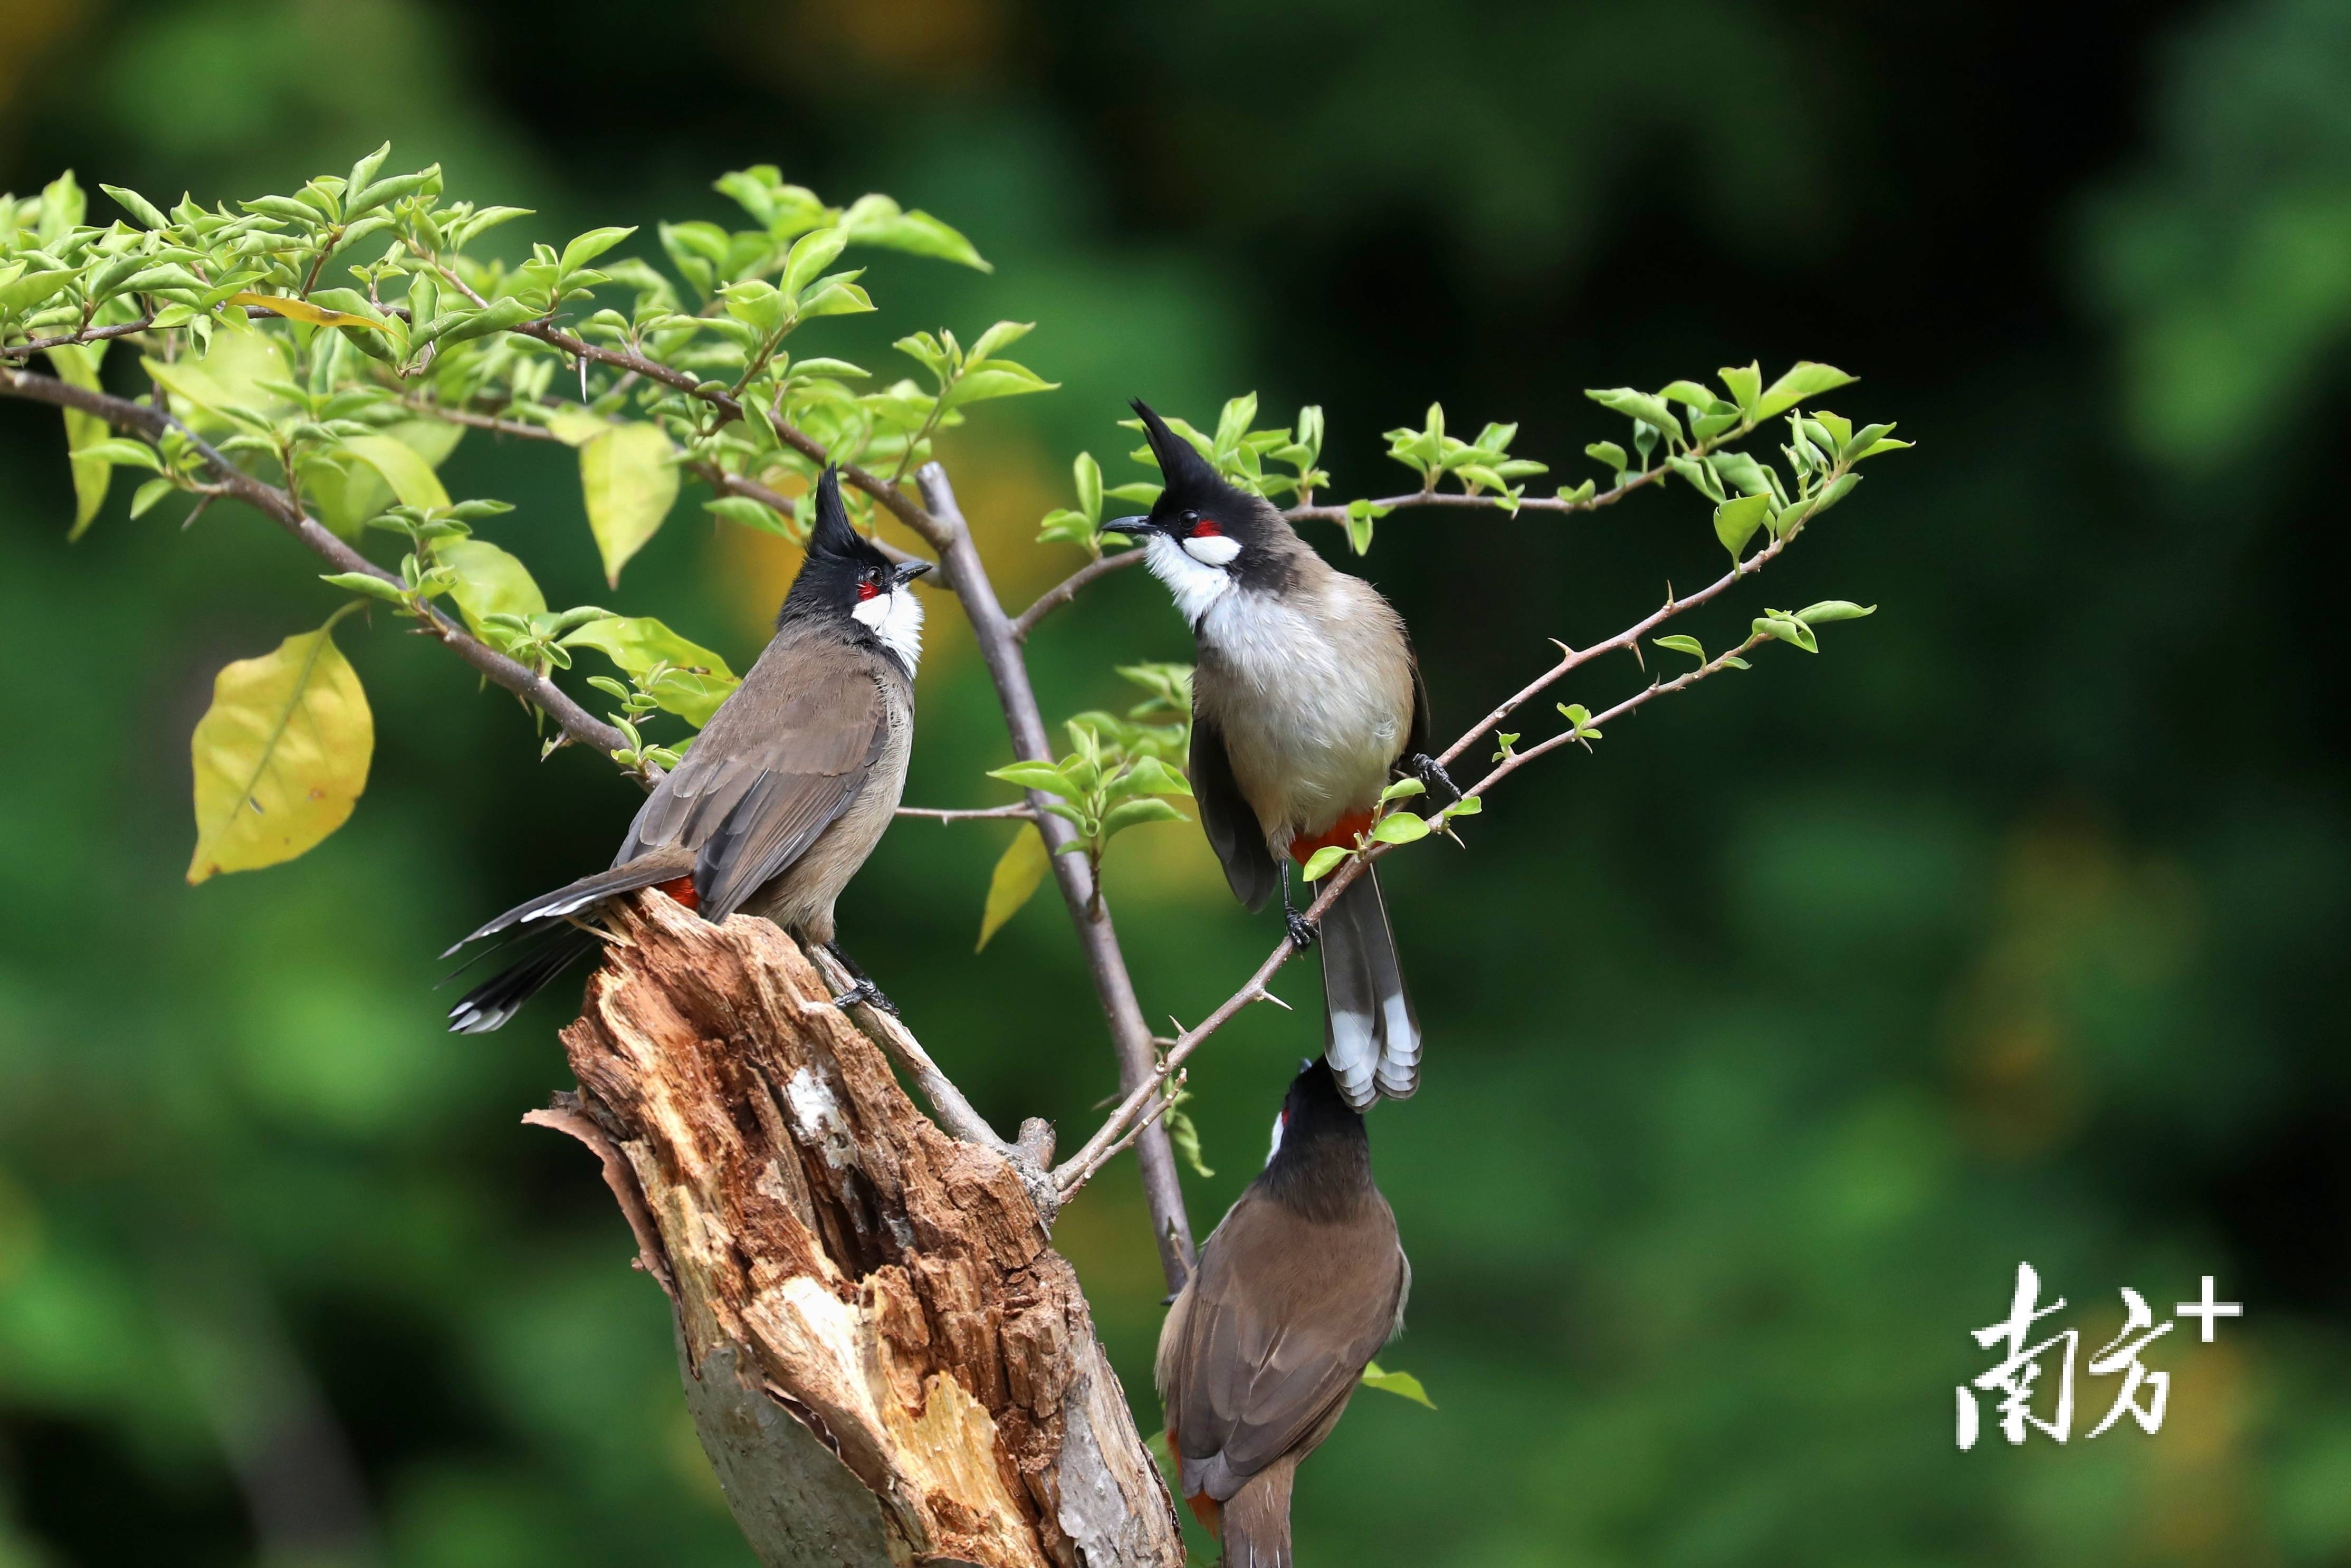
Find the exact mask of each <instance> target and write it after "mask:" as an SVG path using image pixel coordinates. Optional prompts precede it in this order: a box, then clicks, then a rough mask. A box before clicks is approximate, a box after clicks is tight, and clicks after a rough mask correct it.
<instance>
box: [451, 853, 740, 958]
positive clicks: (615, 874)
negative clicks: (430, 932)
mask: <svg viewBox="0 0 2351 1568" xmlns="http://www.w3.org/2000/svg"><path fill="white" fill-rule="evenodd" d="M693 869H694V858H693V856H692V855H690V854H688V855H658V854H649V855H644V856H641V857H639V858H638V859H636V860H632V861H631V862H629V863H628V864H626V865H616V866H614V867H613V868H612V869H611V870H610V871H600V872H598V873H596V874H595V875H593V876H583V877H581V878H580V880H579V881H578V882H567V883H564V884H563V885H562V886H561V887H559V888H557V889H556V890H555V891H554V892H552V893H542V894H539V895H538V897H537V898H532V899H526V900H524V901H523V902H522V903H520V904H516V905H515V906H514V907H513V908H512V909H509V910H507V912H506V913H505V914H504V915H499V916H498V917H497V918H496V920H493V921H491V922H490V923H489V924H488V925H485V926H483V927H482V928H481V929H480V930H478V931H475V932H471V933H469V934H467V935H466V936H464V937H462V938H460V939H459V940H458V942H457V943H456V944H455V946H452V947H451V948H450V949H449V952H447V953H444V954H442V955H441V956H443V957H444V958H446V957H448V956H450V954H453V953H455V952H456V951H457V949H458V948H459V947H463V946H465V944H466V943H468V942H478V941H480V940H481V939H482V938H483V937H485V936H496V934H497V933H499V932H501V931H504V930H505V929H506V928H507V926H509V925H522V924H523V923H525V922H526V921H531V920H548V919H552V918H553V917H554V916H556V915H571V914H576V913H577V912H578V911H580V910H582V909H585V908H587V907H588V906H589V905H590V904H598V903H601V902H602V901H603V900H605V899H607V898H610V897H611V896H612V895H613V894H620V893H631V892H634V891H635V890H636V889H638V888H641V887H651V886H652V885H653V883H657V882H668V881H670V880H671V879H673V878H674V877H681V876H684V875H685V874H686V873H689V872H691V871H692V870H693Z"/></svg>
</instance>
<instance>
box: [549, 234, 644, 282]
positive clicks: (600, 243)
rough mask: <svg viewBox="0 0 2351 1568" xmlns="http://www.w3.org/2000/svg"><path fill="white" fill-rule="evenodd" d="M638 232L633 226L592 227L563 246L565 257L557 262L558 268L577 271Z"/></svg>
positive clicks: (565, 270) (563, 270)
mask: <svg viewBox="0 0 2351 1568" xmlns="http://www.w3.org/2000/svg"><path fill="white" fill-rule="evenodd" d="M636 232H637V231H636V229H635V228H634V227H633V226H632V227H629V228H605V229H590V230H589V231H588V232H587V233H586V234H584V235H580V237H579V238H578V239H575V240H573V241H572V242H571V243H570V244H569V245H567V246H564V247H563V258H562V259H561V260H560V261H559V262H557V263H556V267H557V270H559V271H561V272H577V271H579V270H580V268H581V267H585V266H587V265H588V264H589V263H590V262H591V261H593V260H595V259H596V258H597V257H598V256H601V255H603V254H604V253H605V252H606V251H608V250H610V249H611V248H612V247H613V246H616V245H618V244H620V243H621V242H622V240H624V239H626V238H628V237H629V236H630V235H632V234H634V233H636Z"/></svg>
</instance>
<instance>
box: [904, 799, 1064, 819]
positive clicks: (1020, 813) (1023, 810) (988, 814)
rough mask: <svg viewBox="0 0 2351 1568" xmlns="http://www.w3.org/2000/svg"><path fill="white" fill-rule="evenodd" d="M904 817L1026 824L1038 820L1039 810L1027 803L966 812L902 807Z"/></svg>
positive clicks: (985, 807) (974, 809)
mask: <svg viewBox="0 0 2351 1568" xmlns="http://www.w3.org/2000/svg"><path fill="white" fill-rule="evenodd" d="M898 815H900V816H902V817H928V818H929V819H930V820H931V821H935V822H978V821H987V819H989V818H1005V817H1011V818H1018V819H1019V820H1020V821H1024V822H1033V821H1036V820H1037V808H1036V807H1034V806H1031V805H1029V804H1028V803H1027V802H1026V801H1022V802H1019V803H1018V804H1015V805H1010V806H979V807H974V808H971V809H969V810H942V809H940V808H939V807H936V806H901V807H899V808H898Z"/></svg>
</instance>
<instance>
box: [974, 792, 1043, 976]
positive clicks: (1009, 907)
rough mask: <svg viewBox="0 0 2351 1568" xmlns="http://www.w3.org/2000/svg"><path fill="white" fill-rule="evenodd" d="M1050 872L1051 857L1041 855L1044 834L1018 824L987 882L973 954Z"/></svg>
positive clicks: (1025, 825)
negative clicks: (985, 901) (1018, 828)
mask: <svg viewBox="0 0 2351 1568" xmlns="http://www.w3.org/2000/svg"><path fill="white" fill-rule="evenodd" d="M1051 869H1052V857H1051V856H1050V855H1048V854H1047V853H1046V852H1045V835H1044V834H1042V833H1040V832H1039V831H1037V824H1036V823H1034V822H1023V823H1021V824H1020V831H1019V832H1017V833H1015V834H1013V835H1012V841H1011V842H1010V843H1008V844H1007V845H1005V846H1004V853H1003V854H1002V855H1001V856H1000V857H999V858H998V860H997V862H996V870H995V871H994V872H993V873H991V874H990V875H989V877H988V879H987V906H986V907H985V908H983V909H981V911H980V912H979V944H978V946H975V947H974V948H973V949H972V951H973V952H975V953H977V952H978V951H980V949H981V948H984V947H986V946H987V940H988V938H989V937H991V936H995V935H996V934H997V933H998V931H1001V930H1002V929H1004V923H1005V922H1006V921H1008V920H1009V919H1011V918H1012V917H1013V916H1014V915H1018V914H1019V913H1020V906H1021V905H1022V904H1027V903H1028V902H1029V899H1030V898H1031V897H1032V896H1034V895H1035V894H1036V892H1037V889H1038V888H1039V887H1040V886H1042V885H1043V884H1044V881H1045V873H1047V872H1048V871H1050V870H1051Z"/></svg>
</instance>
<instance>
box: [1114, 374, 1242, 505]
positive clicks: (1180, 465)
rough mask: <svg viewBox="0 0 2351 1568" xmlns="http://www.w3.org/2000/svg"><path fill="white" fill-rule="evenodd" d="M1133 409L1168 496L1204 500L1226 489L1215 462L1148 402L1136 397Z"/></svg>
mask: <svg viewBox="0 0 2351 1568" xmlns="http://www.w3.org/2000/svg"><path fill="white" fill-rule="evenodd" d="M1134 412H1135V413H1136V414H1138V415H1139V416H1141V418H1142V420H1143V435H1144V440H1146V441H1148V442H1150V443H1151V455H1153V456H1154V457H1156V458H1157V459H1159V472H1160V475H1161V476H1162V477H1163V478H1165V480H1166V482H1167V493H1168V494H1169V495H1171V496H1179V497H1186V498H1187V500H1188V499H1206V498H1207V497H1216V496H1218V495H1221V494H1222V493H1223V492H1224V491H1225V490H1226V489H1228V486H1227V485H1226V484H1225V481H1224V476H1222V475H1220V474H1218V473H1217V470H1216V467H1215V465H1213V464H1211V463H1210V462H1209V461H1208V460H1207V458H1205V457H1203V456H1201V455H1200V454H1199V453H1198V452H1197V451H1196V449H1195V448H1194V447H1193V445H1192V444H1191V443H1190V442H1188V441H1186V440H1185V439H1184V438H1183V437H1182V436H1180V435H1178V434H1175V432H1174V431H1173V430H1170V429H1169V428H1168V427H1167V422H1166V421H1165V420H1164V419H1162V418H1160V417H1159V415H1158V414H1157V413H1154V412H1153V411H1152V407H1151V405H1150V404H1149V403H1147V402H1144V401H1143V400H1142V399H1141V398H1136V399H1135V400H1134Z"/></svg>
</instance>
